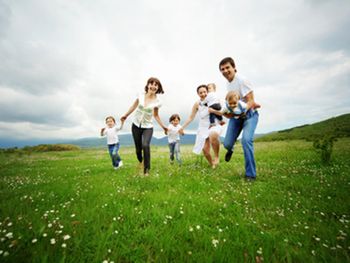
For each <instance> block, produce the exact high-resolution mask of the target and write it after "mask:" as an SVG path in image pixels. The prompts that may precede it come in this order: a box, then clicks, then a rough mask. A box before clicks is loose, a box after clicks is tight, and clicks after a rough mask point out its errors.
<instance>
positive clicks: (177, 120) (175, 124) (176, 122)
mask: <svg viewBox="0 0 350 263" xmlns="http://www.w3.org/2000/svg"><path fill="white" fill-rule="evenodd" d="M179 123H180V120H179V119H178V118H175V119H173V120H172V121H171V124H172V125H174V126H175V127H176V126H177V125H178V124H179Z"/></svg>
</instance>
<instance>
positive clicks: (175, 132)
mask: <svg viewBox="0 0 350 263" xmlns="http://www.w3.org/2000/svg"><path fill="white" fill-rule="evenodd" d="M169 122H170V124H169V126H168V132H167V134H168V142H169V150H170V163H171V164H173V162H174V155H175V157H176V161H177V162H178V164H180V165H181V164H182V160H181V156H180V134H181V135H184V132H183V130H182V126H181V125H180V116H179V115H178V114H173V115H171V116H170V118H169Z"/></svg>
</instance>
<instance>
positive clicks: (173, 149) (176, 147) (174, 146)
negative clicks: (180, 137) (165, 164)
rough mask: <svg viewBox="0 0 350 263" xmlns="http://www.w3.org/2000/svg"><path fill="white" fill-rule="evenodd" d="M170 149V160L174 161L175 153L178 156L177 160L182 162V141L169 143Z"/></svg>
mask: <svg viewBox="0 0 350 263" xmlns="http://www.w3.org/2000/svg"><path fill="white" fill-rule="evenodd" d="M169 150H170V160H171V161H174V155H175V157H176V161H177V162H178V163H179V164H181V163H182V161H181V155H180V143H179V142H178V141H177V142H171V143H169Z"/></svg>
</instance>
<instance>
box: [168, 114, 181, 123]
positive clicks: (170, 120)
mask: <svg viewBox="0 0 350 263" xmlns="http://www.w3.org/2000/svg"><path fill="white" fill-rule="evenodd" d="M175 119H179V121H180V120H181V119H180V115H179V114H177V113H175V114H173V115H171V116H170V118H169V122H172V121H173V120H175Z"/></svg>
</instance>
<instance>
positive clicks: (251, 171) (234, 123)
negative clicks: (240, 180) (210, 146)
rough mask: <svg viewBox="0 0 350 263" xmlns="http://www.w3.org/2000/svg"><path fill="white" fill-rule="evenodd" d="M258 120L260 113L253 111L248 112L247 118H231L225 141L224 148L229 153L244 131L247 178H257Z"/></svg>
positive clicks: (243, 141) (243, 143)
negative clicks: (255, 140) (256, 135)
mask: <svg viewBox="0 0 350 263" xmlns="http://www.w3.org/2000/svg"><path fill="white" fill-rule="evenodd" d="M258 120H259V113H258V112H257V111H252V110H249V111H248V112H247V115H246V118H238V119H235V118H231V119H230V120H229V123H228V127H227V131H226V136H225V141H224V147H225V148H226V149H227V150H228V151H233V147H234V144H235V142H236V140H237V138H238V136H239V135H240V133H241V131H242V130H243V135H242V147H243V152H244V162H245V175H246V176H247V177H256V167H255V159H254V145H253V140H254V132H255V129H256V126H257V125H258Z"/></svg>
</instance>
